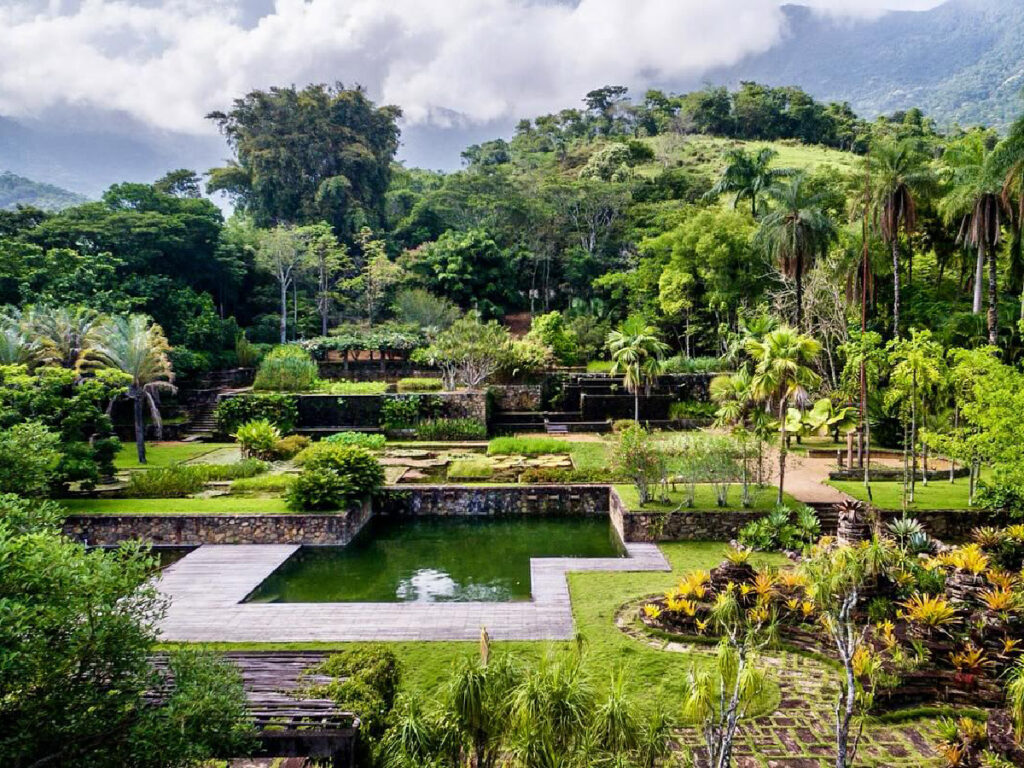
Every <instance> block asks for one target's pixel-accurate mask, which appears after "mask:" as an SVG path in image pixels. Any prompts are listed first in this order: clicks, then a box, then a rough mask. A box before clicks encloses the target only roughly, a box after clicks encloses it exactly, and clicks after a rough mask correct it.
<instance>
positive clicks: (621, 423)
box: [612, 419, 636, 435]
mask: <svg viewBox="0 0 1024 768" xmlns="http://www.w3.org/2000/svg"><path fill="white" fill-rule="evenodd" d="M635 424H636V422H635V421H633V420H632V419H616V420H615V421H613V422H612V432H613V433H615V434H616V435H617V434H619V433H620V432H625V431H626V430H627V429H629V428H630V427H632V426H633V425H635Z"/></svg>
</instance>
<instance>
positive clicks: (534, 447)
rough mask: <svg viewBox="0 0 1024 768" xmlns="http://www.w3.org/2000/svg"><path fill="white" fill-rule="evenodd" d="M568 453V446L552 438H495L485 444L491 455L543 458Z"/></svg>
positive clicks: (562, 441)
mask: <svg viewBox="0 0 1024 768" xmlns="http://www.w3.org/2000/svg"><path fill="white" fill-rule="evenodd" d="M568 452H569V444H568V443H567V442H566V441H565V440H559V439H557V438H554V437H495V438H493V439H492V440H491V442H489V443H488V444H487V453H488V454H491V455H493V454H516V455H519V456H543V455H544V454H549V453H568Z"/></svg>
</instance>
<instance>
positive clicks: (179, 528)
mask: <svg viewBox="0 0 1024 768" xmlns="http://www.w3.org/2000/svg"><path fill="white" fill-rule="evenodd" d="M372 516H373V510H372V508H371V506H370V504H369V503H366V504H364V505H363V506H362V507H360V508H357V509H352V510H349V511H347V512H336V513H331V514H295V515H289V514H279V515H72V516H71V517H68V518H67V520H65V522H64V533H65V534H66V535H68V536H69V537H71V538H73V539H75V540H77V541H81V542H84V543H86V544H89V545H92V546H104V547H106V546H114V545H116V544H119V543H121V542H122V541H130V540H142V541H146V542H150V543H152V544H153V545H155V546H198V545H200V544H303V545H307V546H320V545H335V546H337V545H343V544H348V543H349V542H350V541H352V539H353V538H354V537H355V535H356V534H357V533H359V531H360V530H361V529H362V527H363V526H364V525H365V524H366V522H367V521H368V520H369V519H370V518H371V517H372Z"/></svg>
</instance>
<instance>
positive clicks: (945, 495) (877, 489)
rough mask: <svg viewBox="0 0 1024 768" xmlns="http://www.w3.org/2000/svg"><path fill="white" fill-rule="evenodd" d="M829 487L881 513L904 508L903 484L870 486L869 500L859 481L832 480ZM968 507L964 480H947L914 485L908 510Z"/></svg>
mask: <svg viewBox="0 0 1024 768" xmlns="http://www.w3.org/2000/svg"><path fill="white" fill-rule="evenodd" d="M829 485H831V486H833V487H834V488H838V489H839V490H840V491H842V492H843V493H847V494H849V495H850V496H853V497H854V498H855V499H860V500H861V501H867V502H870V503H871V504H873V505H874V506H876V507H879V508H880V509H902V508H903V483H900V482H878V483H871V497H870V498H868V493H867V491H866V490H865V489H864V483H863V482H861V481H860V480H832V481H830V482H829ZM970 508H971V507H970V506H969V505H968V504H967V478H958V479H957V481H956V482H955V483H952V484H951V483H950V482H949V481H948V480H931V481H929V483H928V485H927V486H926V485H924V484H923V483H921V482H920V481H918V482H917V486H916V489H915V491H914V503H913V504H910V503H908V504H907V509H970Z"/></svg>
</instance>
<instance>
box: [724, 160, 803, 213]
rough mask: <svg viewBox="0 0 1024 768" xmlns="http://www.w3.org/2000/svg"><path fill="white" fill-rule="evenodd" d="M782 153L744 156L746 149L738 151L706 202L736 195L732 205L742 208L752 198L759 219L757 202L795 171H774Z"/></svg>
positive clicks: (751, 211) (754, 211)
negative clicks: (774, 161) (727, 195)
mask: <svg viewBox="0 0 1024 768" xmlns="http://www.w3.org/2000/svg"><path fill="white" fill-rule="evenodd" d="M778 155H779V153H778V152H776V151H775V150H774V149H771V148H769V147H764V148H763V149H761V150H760V151H758V152H756V153H754V152H750V153H747V152H744V151H743V150H742V149H734V150H732V151H731V152H729V154H728V155H727V159H726V166H725V170H723V171H722V177H721V178H720V179H719V180H718V183H716V184H715V186H713V187H712V188H711V189H710V190H708V192H707V194H706V195H705V196H704V197H705V199H708V200H715V199H717V198H718V197H719V196H721V195H724V194H726V193H732V192H735V193H736V197H735V199H733V201H732V207H733V208H738V207H739V205H740V201H741V200H743V198H745V197H749V198H750V213H751V215H752V216H753V217H754V218H757V200H758V198H759V197H760V196H761V195H762V194H765V193H766V192H767V191H768V189H769V188H770V187H771V186H772V185H773V184H775V183H776V182H777V181H778V179H780V178H782V177H783V176H789V175H791V174H792V173H793V171H792V170H791V169H789V168H772V167H771V164H772V161H773V160H774V159H775V158H776V157H778Z"/></svg>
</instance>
